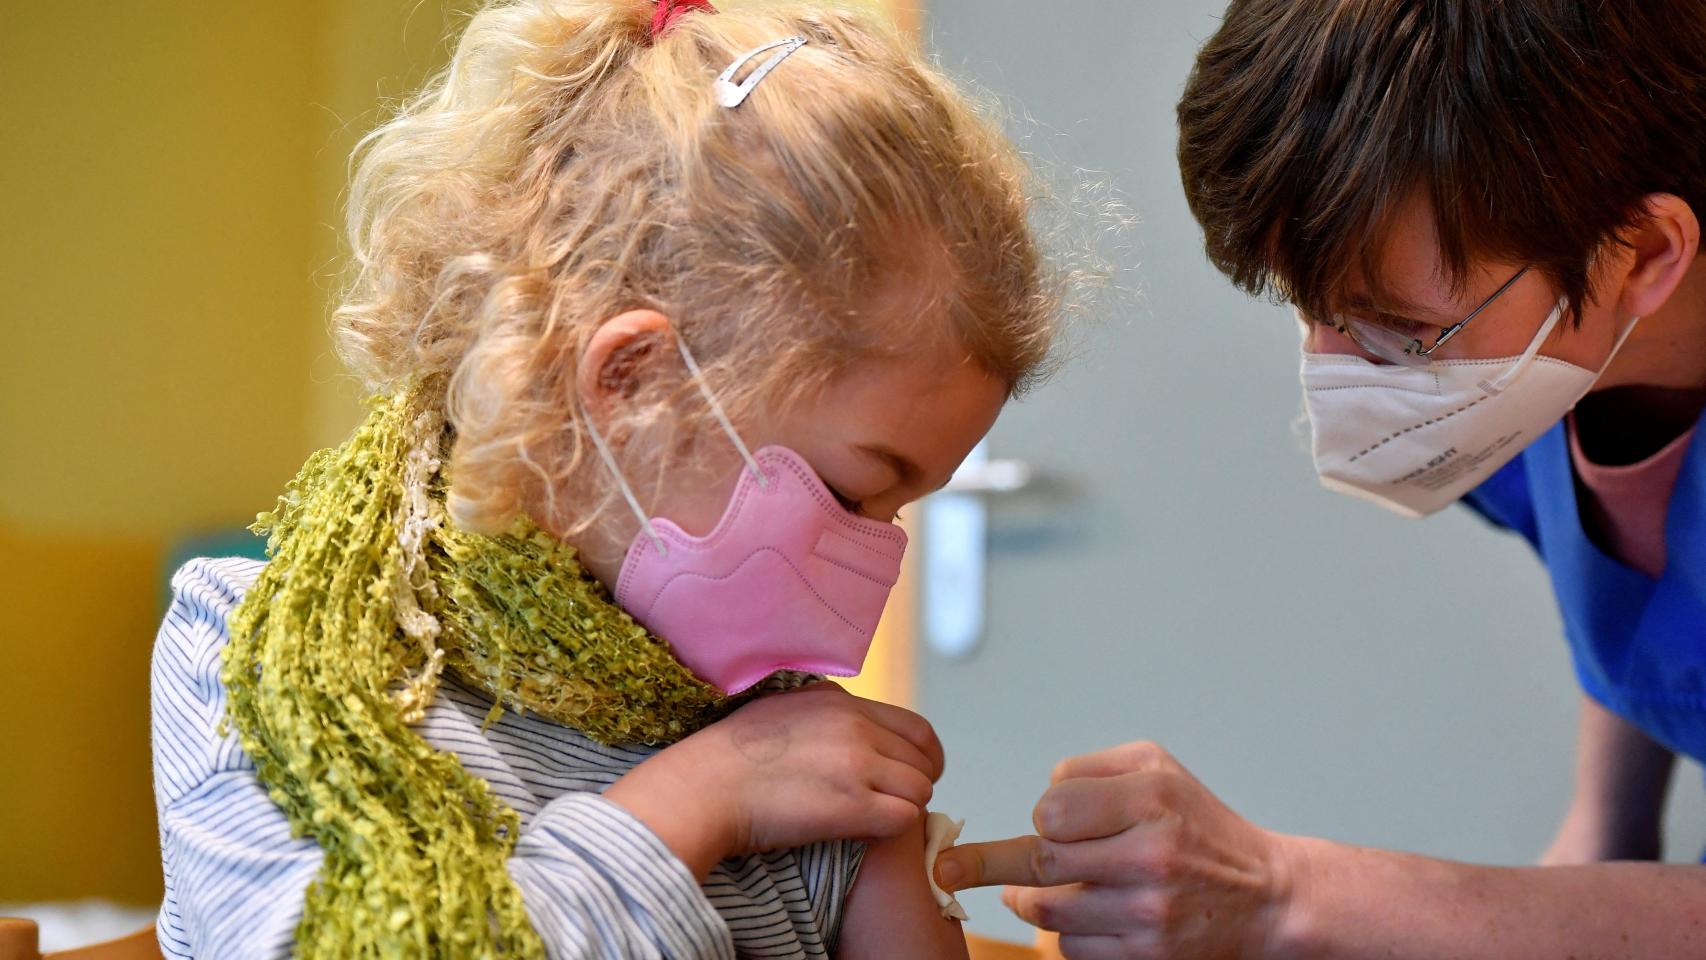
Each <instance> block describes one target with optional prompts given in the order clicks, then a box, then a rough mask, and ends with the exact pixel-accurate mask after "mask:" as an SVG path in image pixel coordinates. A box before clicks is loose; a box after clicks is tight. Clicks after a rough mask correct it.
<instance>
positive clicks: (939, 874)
mask: <svg viewBox="0 0 1706 960" xmlns="http://www.w3.org/2000/svg"><path fill="white" fill-rule="evenodd" d="M965 878H966V868H965V867H964V866H962V865H961V864H960V862H959V861H958V860H954V859H952V858H949V857H945V856H944V857H943V858H941V859H940V860H937V861H936V882H937V883H938V884H940V885H941V887H942V889H943V890H950V891H951V890H953V889H954V888H955V887H957V886H959V885H960V881H962V880H964V879H965Z"/></svg>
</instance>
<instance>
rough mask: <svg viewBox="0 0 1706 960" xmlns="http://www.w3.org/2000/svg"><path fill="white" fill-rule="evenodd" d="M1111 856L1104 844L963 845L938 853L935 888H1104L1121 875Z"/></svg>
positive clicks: (1016, 841)
mask: <svg viewBox="0 0 1706 960" xmlns="http://www.w3.org/2000/svg"><path fill="white" fill-rule="evenodd" d="M1112 853H1113V851H1111V850H1110V849H1109V848H1108V847H1107V846H1106V843H1105V842H1097V841H1092V842H1089V843H1055V842H1054V841H1052V840H1045V839H1043V838H1042V837H1035V836H1030V837H1013V838H1011V839H1008V840H991V841H988V842H985V843H965V844H961V845H960V846H957V847H952V848H950V849H947V850H944V851H942V855H941V856H940V857H939V858H937V860H936V882H937V883H939V884H941V886H942V889H944V890H950V891H951V890H968V889H970V888H972V887H995V886H1012V887H1055V886H1059V885H1061V884H1065V883H1105V882H1108V881H1110V880H1113V879H1117V878H1118V876H1119V875H1120V874H1121V873H1122V871H1121V870H1120V868H1119V864H1118V862H1117V861H1116V859H1115V858H1114V857H1113V856H1112Z"/></svg>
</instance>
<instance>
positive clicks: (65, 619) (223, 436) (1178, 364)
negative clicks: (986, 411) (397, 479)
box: [0, 0, 1706, 945]
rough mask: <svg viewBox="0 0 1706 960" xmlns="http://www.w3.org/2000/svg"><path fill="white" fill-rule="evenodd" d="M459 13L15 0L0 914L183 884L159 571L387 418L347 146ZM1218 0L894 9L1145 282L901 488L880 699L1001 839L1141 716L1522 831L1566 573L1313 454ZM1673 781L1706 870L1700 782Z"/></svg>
mask: <svg viewBox="0 0 1706 960" xmlns="http://www.w3.org/2000/svg"><path fill="white" fill-rule="evenodd" d="M470 6H471V4H469V3H467V2H461V0H316V2H310V3H300V4H271V5H266V4H226V5H216V4H210V3H197V2H187V0H160V2H156V3H151V4H147V5H141V6H135V5H132V6H125V5H114V4H84V5H69V6H66V5H57V6H56V5H41V4H37V5H33V6H30V5H16V4H14V5H10V6H9V8H8V10H7V15H6V18H5V20H6V23H5V26H4V27H3V28H0V121H4V129H5V134H4V135H3V136H0V184H3V185H4V186H3V189H4V196H5V210H6V216H5V222H6V223H7V224H9V225H10V226H9V227H8V228H7V229H6V230H5V231H4V232H3V234H0V281H3V283H4V287H5V289H8V290H10V291H12V293H11V295H10V296H9V298H8V300H7V302H6V304H5V306H4V307H0V317H3V322H4V327H5V331H6V333H7V335H8V337H7V338H8V340H9V341H10V342H11V343H12V344H13V347H11V348H9V350H10V353H9V356H10V359H9V360H8V361H6V362H5V370H6V374H7V375H6V376H5V377H3V378H0V737H3V738H4V740H3V742H0V750H3V751H4V753H3V755H4V756H5V758H6V761H5V765H4V766H3V767H0V913H8V912H9V913H19V912H23V913H24V914H25V915H35V916H47V915H48V913H49V912H50V910H52V909H55V908H50V907H47V906H43V905H44V904H59V905H64V904H76V903H79V902H83V901H88V900H90V899H93V900H97V901H99V902H100V903H102V904H108V905H117V907H118V908H120V909H124V910H127V911H128V912H123V913H120V914H117V915H116V917H117V918H116V919H111V918H109V919H106V920H105V921H99V918H97V921H98V922H105V923H107V924H108V925H117V926H120V927H122V925H123V924H126V923H131V924H132V925H135V924H139V923H140V922H143V921H145V920H146V917H147V915H148V912H149V911H150V910H151V909H152V905H153V904H156V903H157V902H158V898H159V895H160V874H159V857H158V847H157V836H156V833H155V824H154V809H153V799H152V793H151V786H150V772H149V744H148V656H149V649H150V645H151V644H152V641H153V634H154V630H155V627H156V624H157V622H158V620H159V617H160V616H161V614H162V612H163V606H162V604H163V601H164V596H165V594H164V591H165V580H166V577H167V575H168V573H169V570H170V569H171V567H172V566H173V565H174V564H175V562H176V561H177V560H179V559H181V558H183V557H186V556H189V555H193V554H195V553H198V552H231V551H233V550H239V549H241V550H253V549H254V548H255V547H256V546H257V545H256V544H254V543H253V542H245V540H246V539H247V538H245V537H243V535H242V534H241V532H240V531H241V528H242V526H243V525H245V524H246V523H247V522H249V521H250V520H251V519H252V517H253V515H254V514H255V512H256V511H258V510H260V509H263V508H265V507H267V506H269V505H270V504H271V502H272V499H273V498H274V497H275V496H276V495H277V493H278V492H279V491H280V490H281V488H282V486H283V484H284V482H285V481H286V480H288V479H289V478H290V476H291V475H293V473H294V472H295V470H296V468H297V467H298V466H299V465H300V463H301V462H302V460H303V458H304V457H305V456H306V455H307V453H308V452H309V451H311V450H313V449H315V448H317V447H321V446H326V445H330V444H334V443H336V442H338V441H340V440H341V439H342V438H343V436H344V434H345V433H346V432H347V430H348V429H349V428H350V426H351V425H352V424H353V423H354V422H355V417H356V403H357V400H358V398H359V393H360V391H359V390H358V389H357V387H356V385H355V384H353V383H352V382H351V381H349V380H348V379H347V378H345V377H344V376H343V375H342V371H341V369H340V367H339V365H338V363H337V362H336V360H335V358H333V357H332V356H331V353H330V348H329V343H328V341H327V339H326V336H325V320H326V317H327V311H328V304H329V302H330V298H331V295H332V293H333V291H334V289H335V286H336V282H337V279H336V278H337V275H338V270H339V262H338V257H339V252H340V244H339V236H338V229H337V227H336V224H337V223H338V219H339V218H338V209H339V201H340V197H341V193H342V190H343V188H344V183H345V176H346V161H347V158H348V154H349V151H350V148H351V147H352V146H353V144H354V142H355V140H356V139H357V138H358V137H359V136H360V135H361V133H363V132H365V131H366V130H367V129H368V128H369V127H370V126H372V124H373V123H374V122H375V120H376V119H377V118H378V117H379V116H380V112H381V109H382V106H383V105H384V104H385V103H386V102H389V101H392V100H394V99H395V98H397V97H399V96H400V95H402V94H403V93H404V92H406V91H408V90H409V89H411V88H412V87H413V86H415V85H416V84H417V83H418V82H419V81H420V80H421V79H422V78H423V77H425V76H426V75H427V74H429V73H430V72H431V71H432V70H433V69H435V68H436V67H437V66H438V65H439V64H440V63H441V62H442V59H443V57H444V55H445V53H446V49H447V48H446V46H445V42H444V38H445V36H446V35H447V33H449V32H450V31H451V30H452V29H453V28H454V26H455V24H456V23H458V22H459V21H458V17H459V15H460V14H461V13H462V12H464V11H465V10H467V9H468V8H469V7H470ZM1222 6H1223V2H1222V0H1142V2H1139V3H1126V4H1108V3H1105V2H1091V0H1057V2H1055V3H1051V4H1048V5H1046V7H1045V6H1044V5H1004V4H988V3H979V2H975V0H931V2H930V3H928V4H927V5H926V7H925V9H924V10H922V11H917V10H914V9H911V6H910V5H908V6H907V7H906V8H905V9H898V10H894V11H891V12H893V13H894V14H895V15H896V16H897V17H898V18H899V19H900V20H901V22H902V23H903V24H904V25H906V26H907V28H909V29H918V30H920V31H921V35H922V37H923V40H924V42H925V43H926V44H928V45H929V46H930V47H931V48H932V49H933V50H934V52H935V53H936V54H937V55H938V56H939V57H940V59H941V60H942V62H943V63H944V65H945V66H946V67H947V68H948V69H949V70H950V71H951V72H952V73H954V74H955V75H956V76H958V77H961V78H962V79H965V80H966V81H968V82H969V83H971V84H973V85H974V86H975V88H976V89H977V90H978V91H979V92H981V93H982V94H983V95H985V96H988V97H991V98H994V99H996V100H998V101H999V102H1000V103H1001V104H1002V105H1003V107H1004V109H1005V110H1006V112H1007V114H1008V116H1009V117H1010V121H1009V122H1010V127H1011V129H1012V132H1013V133H1014V135H1015V136H1017V137H1019V138H1020V139H1021V140H1022V141H1023V142H1024V144H1025V147H1026V149H1027V151H1028V152H1030V153H1031V154H1033V155H1034V156H1036V157H1038V158H1039V160H1040V161H1041V162H1042V163H1043V165H1044V166H1045V168H1046V169H1047V171H1048V175H1049V177H1050V178H1051V179H1053V180H1055V181H1056V182H1057V183H1060V184H1063V185H1065V186H1067V187H1068V189H1066V190H1065V191H1064V192H1066V193H1070V192H1071V190H1070V185H1071V184H1074V183H1078V182H1083V181H1087V180H1088V181H1096V182H1100V183H1104V184H1106V185H1108V186H1109V187H1110V188H1111V190H1112V191H1113V194H1114V195H1117V196H1120V197H1123V198H1124V199H1125V201H1126V202H1127V203H1128V204H1130V206H1131V207H1132V208H1133V209H1134V210H1135V211H1136V212H1137V213H1138V214H1139V216H1140V217H1141V219H1142V223H1141V225H1140V226H1139V227H1138V228H1137V230H1136V234H1135V243H1130V244H1125V245H1123V246H1122V247H1121V248H1120V249H1119V250H1118V251H1117V252H1118V254H1119V255H1120V256H1121V257H1122V267H1123V270H1122V274H1123V276H1122V280H1123V282H1125V283H1126V284H1128V285H1132V286H1136V287H1139V288H1140V289H1141V296H1139V297H1135V298H1128V299H1130V300H1131V302H1130V303H1129V304H1127V305H1125V306H1123V307H1121V308H1120V309H1119V310H1118V311H1117V315H1115V316H1113V317H1111V318H1109V319H1108V320H1106V321H1105V322H1103V323H1101V324H1098V325H1095V326H1091V327H1086V328H1084V329H1082V330H1081V331H1080V332H1079V334H1078V341H1079V346H1078V349H1077V351H1076V353H1077V358H1076V360H1075V361H1074V363H1073V364H1072V365H1071V366H1070V367H1069V368H1068V369H1067V370H1066V371H1065V373H1064V375H1063V376H1062V377H1061V378H1060V379H1059V380H1058V381H1057V382H1055V383H1054V384H1051V385H1049V386H1047V387H1045V388H1043V389H1042V390H1041V391H1039V392H1038V393H1037V394H1036V395H1035V396H1034V397H1032V398H1030V399H1028V400H1027V401H1026V402H1024V403H1021V404H1019V405H1018V406H1016V407H1014V408H1013V409H1012V410H1011V411H1010V412H1009V413H1008V414H1007V415H1006V416H1004V417H1003V419H1002V421H1001V423H1000V424H998V426H997V428H996V430H995V433H994V434H993V436H992V438H991V441H990V444H989V455H990V457H992V458H993V460H994V461H995V462H994V465H993V466H991V467H985V468H981V469H971V470H968V471H967V475H966V477H965V482H964V483H963V484H962V488H961V491H960V492H956V493H953V494H951V495H948V496H945V497H943V498H941V499H939V500H937V501H936V502H935V503H933V504H930V505H928V506H926V507H925V508H924V509H922V510H920V511H918V512H916V513H914V514H913V515H912V516H911V518H910V522H911V524H912V526H913V528H914V533H915V534H917V535H918V541H919V548H918V549H916V550H915V551H914V552H913V562H912V564H911V569H910V572H909V579H908V581H907V584H906V586H905V588H904V589H903V590H902V591H901V592H900V594H899V595H898V596H897V598H896V603H895V604H894V605H893V606H892V607H891V610H890V615H889V618H888V620H887V621H886V622H885V625H884V630H883V635H882V639H881V641H880V643H879V646H878V648H877V650H876V651H875V652H874V654H873V659H872V664H871V668H870V670H868V671H867V675H866V677H864V678H862V680H861V681H860V684H859V689H860V690H861V691H862V692H866V693H869V694H872V695H875V696H880V697H883V698H885V699H889V700H892V701H895V702H899V703H904V704H908V705H911V706H914V707H916V708H917V709H919V710H921V711H922V712H924V713H925V714H926V715H927V716H928V717H929V718H930V719H931V720H932V721H933V722H934V723H935V724H936V726H937V728H938V730H939V732H940V733H941V735H942V737H943V740H944V742H945V743H946V746H947V749H948V755H949V758H950V760H949V762H950V769H949V772H948V774H947V776H946V778H945V779H944V781H943V783H942V785H941V788H940V790H939V793H938V799H937V802H936V807H937V808H938V809H940V810H942V811H944V812H947V813H951V814H953V815H955V816H963V817H966V818H967V819H968V820H969V821H970V822H969V824H968V827H967V837H968V838H969V839H986V838H992V837H995V836H998V835H1006V834H1013V833H1019V832H1025V831H1028V829H1029V811H1030V807H1031V805H1032V803H1034V802H1035V800H1036V798H1037V796H1038V795H1039V793H1040V792H1041V790H1042V789H1043V787H1044V786H1045V785H1046V782H1047V775H1048V770H1049V768H1050V766H1051V765H1052V764H1053V763H1054V761H1056V760H1058V759H1060V758H1061V757H1063V756H1066V755H1068V754H1070V753H1075V752H1082V751H1086V750H1090V749H1095V748H1099V747H1103V746H1109V745H1112V744H1115V743H1119V742H1122V741H1125V740H1131V739H1139V738H1143V739H1156V740H1159V741H1161V742H1162V743H1163V744H1165V745H1166V746H1168V747H1169V748H1171V749H1172V750H1173V751H1174V752H1175V753H1176V754H1177V755H1178V756H1179V757H1180V758H1181V759H1182V760H1184V762H1185V763H1186V764H1187V765H1188V766H1190V767H1191V768H1192V769H1193V770H1194V771H1195V772H1196V773H1197V775H1198V776H1199V777H1201V778H1202V779H1203V780H1204V781H1205V782H1206V783H1207V784H1208V785H1209V786H1210V787H1212V788H1214V789H1216V790H1217V791H1219V792H1220V793H1221V794H1222V796H1223V797H1224V799H1226V800H1227V802H1228V803H1230V804H1231V805H1232V806H1233V807H1234V808H1235V809H1237V810H1239V811H1240V812H1241V813H1243V814H1245V815H1246V816H1248V817H1249V818H1250V819H1252V820H1254V821H1255V822H1257V823H1259V824H1262V825H1264V826H1268V827H1272V828H1276V829H1282V830H1287V831H1294V832H1303V833H1312V834H1320V835H1327V836H1332V837H1335V838H1338V839H1343V840H1348V841H1354V842H1360V843H1368V844H1378V845H1381V846H1389V847H1398V848H1403V849H1409V850H1416V851H1420V852H1426V853H1433V854H1439V855H1443V856H1451V857H1459V858H1463V859H1469V860H1479V861H1488V862H1511V863H1520V862H1525V861H1527V860H1530V859H1532V858H1533V857H1534V856H1535V855H1537V854H1538V853H1539V851H1540V850H1541V849H1542V848H1543V846H1544V845H1545V843H1546V841H1547V840H1548V839H1549V837H1550V835H1551V832H1552V829H1553V827H1554V825H1555V823H1556V821H1557V818H1558V817H1559V815H1560V814H1561V813H1562V811H1563V807H1564V804H1565V801H1566V799H1567V796H1568V788H1569V782H1570V756H1571V743H1572V737H1573V731H1574V717H1575V705H1576V702H1577V694H1576V692H1575V685H1574V682H1573V680H1572V679H1571V676H1570V669H1569V663H1568V658H1567V654H1566V651H1565V647H1564V644H1563V640H1562V638H1561V635H1560V627H1559V624H1558V620H1557V616H1556V613H1555V612H1554V609H1553V605H1552V601H1551V597H1550V593H1549V589H1548V587H1547V585H1546V582H1545V578H1544V574H1543V572H1542V571H1541V570H1540V568H1539V566H1538V564H1537V563H1535V562H1534V560H1533V559H1532V557H1530V556H1529V554H1528V551H1527V549H1526V548H1525V547H1524V546H1523V545H1522V544H1520V543H1519V542H1517V541H1516V540H1515V539H1514V538H1510V537H1504V536H1501V535H1498V534H1496V533H1494V532H1492V531H1490V530H1488V529H1486V528H1485V527H1484V526H1482V525H1481V524H1480V523H1479V522H1477V521H1475V520H1474V519H1472V518H1471V517H1470V516H1468V515H1467V514H1466V513H1464V512H1462V511H1453V512H1451V513H1450V514H1448V515H1447V516H1444V517H1440V518H1437V519H1435V520H1433V521H1430V522H1428V523H1426V524H1416V523H1411V522H1406V521H1402V520H1399V519H1396V518H1393V517H1389V516H1387V515H1385V514H1383V513H1380V512H1379V511H1377V510H1375V509H1374V508H1372V507H1368V506H1366V505H1363V504H1361V503H1358V502H1353V501H1350V500H1348V499H1344V498H1339V497H1335V496H1332V495H1329V494H1326V493H1324V492H1322V491H1320V490H1319V489H1317V487H1316V486H1315V482H1314V475H1313V472H1312V470H1311V468H1310V465H1309V459H1308V456H1307V453H1306V451H1305V449H1304V448H1303V446H1302V445H1301V444H1300V442H1299V440H1298V437H1297V434H1296V433H1295V431H1294V423H1295V421H1296V418H1297V415H1298V413H1299V411H1300V403H1299V394H1298V388H1297V384H1296V359H1295V357H1296V339H1295V337H1296V333H1295V330H1294V329H1293V328H1292V326H1291V321H1290V319H1289V317H1288V316H1287V315H1286V313H1285V312H1284V311H1283V310H1280V309H1279V308H1276V307H1273V306H1271V305H1267V304H1262V303H1253V302H1251V301H1249V300H1247V299H1246V298H1244V297H1242V296H1241V295H1239V294H1238V293H1236V292H1235V291H1233V290H1232V289H1231V288H1230V287H1229V286H1228V285H1227V284H1226V283H1225V282H1224V281H1223V280H1222V279H1221V278H1220V277H1219V276H1218V275H1216V274H1215V273H1214V272H1213V270H1212V269H1211V268H1210V267H1209V265H1208V264H1207V263H1206V262H1205V261H1204V259H1203V257H1202V255H1201V252H1200V244H1199V239H1198V236H1197V231H1196V228H1195V226H1194V224H1193V223H1192V222H1191V220H1190V218H1189V216H1188V213H1187V211H1186V209H1185V205H1184V199H1183V196H1182V194H1181V191H1180V188H1179V185H1178V177H1177V174H1176V171H1175V170H1174V167H1173V150H1174V134H1173V119H1172V107H1173V103H1174V100H1175V99H1176V97H1177V95H1178V91H1179V89H1180V86H1181V85H1182V83H1183V81H1184V78H1185V75H1186V73H1187V71H1188V69H1189V64H1190V61H1191V58H1192V56H1193V54H1194V52H1195V50H1196V48H1197V47H1198V45H1199V44H1200V43H1201V42H1202V40H1203V39H1204V38H1205V37H1206V36H1207V35H1208V34H1209V33H1210V32H1212V31H1213V30H1214V28H1215V26H1216V23H1217V21H1216V17H1217V15H1218V13H1219V12H1220V9H1221V7H1222ZM1003 470H1006V471H1007V472H1005V473H1003V472H1002V471H1003ZM1015 471H1016V472H1015ZM1027 471H1028V472H1027ZM1015 478H1017V479H1016V480H1015ZM1675 794H1676V797H1677V802H1676V803H1673V805H1672V815H1671V820H1670V824H1671V831H1670V841H1671V842H1670V848H1671V855H1672V856H1673V857H1674V858H1676V859H1681V860H1691V859H1694V858H1695V856H1696V855H1697V854H1698V852H1699V849H1700V846H1701V844H1702V842H1703V841H1706V803H1703V802H1702V800H1701V794H1702V790H1701V784H1700V777H1699V774H1698V771H1695V770H1692V769H1690V770H1685V771H1683V772H1682V773H1681V774H1680V775H1679V776H1678V779H1677V785H1676V788H1675ZM968 903H969V906H970V908H971V910H972V916H973V920H972V923H971V928H972V929H974V930H977V931H979V932H983V933H988V934H994V935H999V936H1004V937H1007V938H1009V939H1025V938H1027V936H1028V932H1027V931H1026V930H1025V929H1024V928H1023V927H1022V926H1021V925H1020V924H1019V923H1018V922H1017V921H1015V920H1014V919H1013V918H1011V917H1010V916H1008V915H1007V914H1006V912H1005V910H1004V909H1003V908H1001V907H1000V905H999V904H998V903H997V902H996V901H995V898H994V894H993V893H974V894H972V895H970V896H969V897H968ZM79 909H95V908H79ZM101 909H105V908H101ZM103 916H105V915H103ZM137 918H141V919H140V920H139V919H137ZM78 935H79V934H66V936H78ZM62 945H64V944H62Z"/></svg>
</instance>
